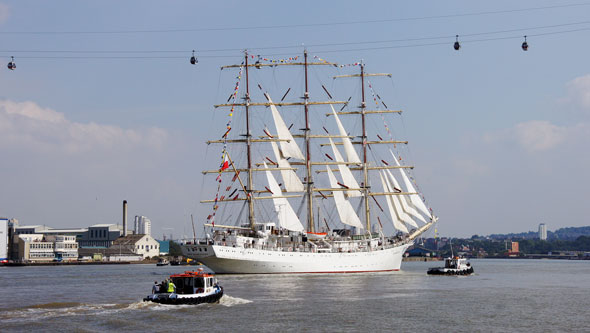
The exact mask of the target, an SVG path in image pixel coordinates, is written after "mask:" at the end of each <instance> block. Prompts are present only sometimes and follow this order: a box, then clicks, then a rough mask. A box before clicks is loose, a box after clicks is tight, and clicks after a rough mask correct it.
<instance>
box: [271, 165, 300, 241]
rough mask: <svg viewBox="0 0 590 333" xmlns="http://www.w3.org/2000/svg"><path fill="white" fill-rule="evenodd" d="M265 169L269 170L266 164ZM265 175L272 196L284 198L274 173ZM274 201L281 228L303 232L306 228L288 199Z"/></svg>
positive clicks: (274, 199)
mask: <svg viewBox="0 0 590 333" xmlns="http://www.w3.org/2000/svg"><path fill="white" fill-rule="evenodd" d="M264 168H265V169H268V167H267V165H266V163H264ZM265 173H266V178H267V179H268V187H269V188H270V190H271V192H272V196H273V197H280V196H282V195H283V194H282V191H281V188H280V186H279V184H278V183H277V181H276V180H275V177H274V176H273V175H272V172H271V171H265ZM272 201H273V203H274V206H275V211H276V212H277V215H278V218H279V224H280V225H281V227H283V228H285V229H288V230H291V231H303V229H304V228H303V225H302V224H301V221H299V218H298V217H297V214H295V211H294V210H293V207H291V204H290V203H289V201H288V200H287V199H286V198H273V199H272Z"/></svg>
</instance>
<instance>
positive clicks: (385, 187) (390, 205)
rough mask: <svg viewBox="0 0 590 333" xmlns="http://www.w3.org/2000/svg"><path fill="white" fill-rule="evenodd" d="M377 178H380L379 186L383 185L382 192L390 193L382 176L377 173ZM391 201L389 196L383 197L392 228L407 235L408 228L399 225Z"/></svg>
mask: <svg viewBox="0 0 590 333" xmlns="http://www.w3.org/2000/svg"><path fill="white" fill-rule="evenodd" d="M379 177H381V184H382V185H383V192H390V191H391V190H390V189H389V186H387V184H385V179H383V175H382V174H381V172H379ZM391 199H393V198H391V195H386V196H385V201H387V207H388V208H389V214H390V215H391V221H392V222H393V227H394V228H395V229H396V230H398V231H401V232H403V233H406V234H407V233H408V228H406V226H405V225H404V224H403V223H401V221H400V220H399V218H398V216H397V213H396V212H395V210H394V208H393V203H392V200H391Z"/></svg>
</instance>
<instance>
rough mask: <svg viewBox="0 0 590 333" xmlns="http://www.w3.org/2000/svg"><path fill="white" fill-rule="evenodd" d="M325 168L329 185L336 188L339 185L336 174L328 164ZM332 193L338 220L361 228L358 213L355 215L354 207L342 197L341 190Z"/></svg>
mask: <svg viewBox="0 0 590 333" xmlns="http://www.w3.org/2000/svg"><path fill="white" fill-rule="evenodd" d="M326 169H327V170H328V178H329V179H330V186H331V187H333V188H338V187H339V186H338V182H337V181H336V176H334V174H333V173H332V170H330V167H329V166H327V167H326ZM332 193H334V201H335V202H336V210H337V211H338V216H339V217H340V221H341V222H342V223H344V224H348V225H351V226H353V227H357V228H360V229H363V224H362V223H361V220H360V219H359V217H358V215H356V212H355V211H354V208H352V205H351V204H350V201H348V200H347V199H346V198H345V197H344V193H343V192H342V191H334V192H332Z"/></svg>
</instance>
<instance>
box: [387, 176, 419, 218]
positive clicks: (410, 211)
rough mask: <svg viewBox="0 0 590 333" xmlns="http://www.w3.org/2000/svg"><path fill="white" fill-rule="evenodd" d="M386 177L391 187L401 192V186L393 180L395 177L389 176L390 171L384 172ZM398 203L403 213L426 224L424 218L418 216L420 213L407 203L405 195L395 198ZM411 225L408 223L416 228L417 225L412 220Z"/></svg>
mask: <svg viewBox="0 0 590 333" xmlns="http://www.w3.org/2000/svg"><path fill="white" fill-rule="evenodd" d="M386 172H387V175H388V176H389V179H390V180H391V183H392V184H393V186H394V187H395V188H397V189H400V190H401V188H402V187H401V186H400V185H399V183H398V181H397V179H395V177H394V176H393V174H391V171H389V170H386ZM397 198H398V200H399V202H400V203H401V205H402V209H403V210H404V212H406V213H408V214H409V215H411V216H414V217H416V218H418V219H419V220H421V221H423V222H424V223H426V220H425V219H424V217H423V216H422V215H420V213H418V211H416V209H415V208H414V207H413V205H412V204H410V203H409V202H408V198H407V197H406V196H405V195H402V196H399V195H398V196H397ZM412 222H413V223H410V224H411V225H413V226H414V227H416V228H417V227H418V225H417V224H416V222H414V221H413V220H412Z"/></svg>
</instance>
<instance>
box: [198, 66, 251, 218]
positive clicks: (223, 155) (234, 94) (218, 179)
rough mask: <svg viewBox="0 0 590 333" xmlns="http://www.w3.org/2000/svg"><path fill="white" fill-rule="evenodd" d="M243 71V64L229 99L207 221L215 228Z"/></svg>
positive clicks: (227, 166) (234, 178)
mask: <svg viewBox="0 0 590 333" xmlns="http://www.w3.org/2000/svg"><path fill="white" fill-rule="evenodd" d="M243 70H244V63H242V64H241V66H240V71H239V72H238V76H236V84H235V86H234V90H233V92H232V93H231V95H230V96H229V98H228V101H229V100H232V99H233V101H232V107H231V109H230V111H229V114H228V117H229V119H228V121H227V124H226V125H225V128H226V131H225V133H224V134H223V136H222V138H223V149H222V151H221V164H220V165H219V172H218V173H217V177H216V178H215V181H216V182H217V191H216V193H215V200H214V203H213V213H212V214H211V215H209V216H207V220H209V222H210V223H211V224H212V225H213V226H215V215H216V213H217V209H218V208H219V205H218V202H219V201H220V200H223V199H225V196H223V195H222V196H221V197H220V196H219V192H220V190H221V181H222V177H221V175H222V174H223V171H225V170H226V169H228V168H229V163H230V161H229V155H228V152H227V136H228V134H229V132H230V131H231V128H232V127H231V124H232V120H233V115H234V110H235V107H236V102H237V99H238V91H239V90H240V82H241V80H242V72H243ZM237 176H238V175H237V173H236V175H235V176H234V177H233V179H232V183H233V182H235V180H236V179H237ZM230 190H231V185H230V186H228V187H227V188H226V189H225V191H226V192H228V191H230ZM236 190H237V189H236ZM235 192H236V191H233V192H232V193H231V195H229V196H228V197H231V196H232V195H233V194H234V193H235ZM237 198H238V195H236V196H235V198H234V200H236V199H237Z"/></svg>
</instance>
